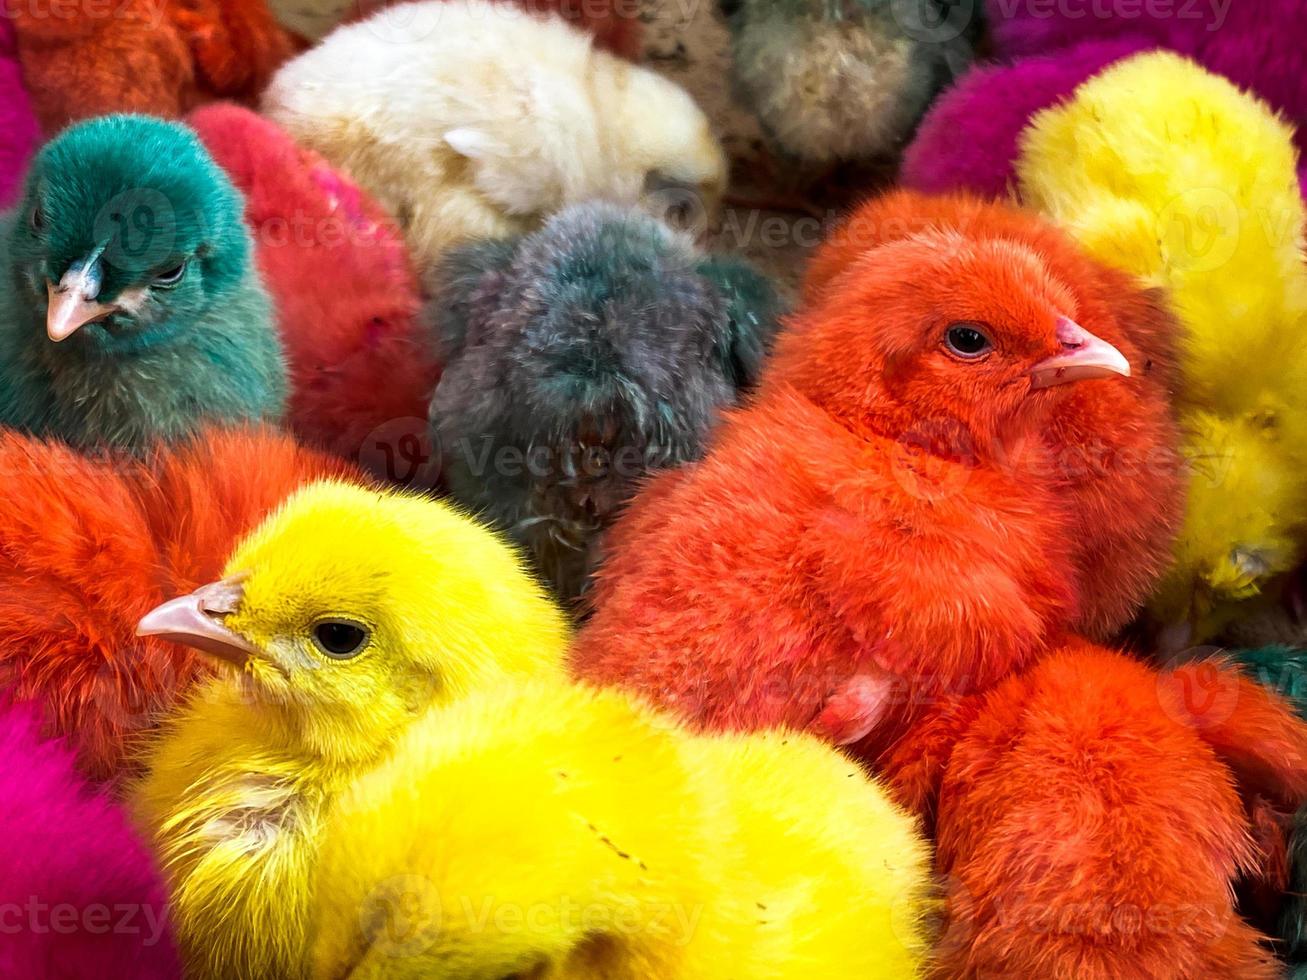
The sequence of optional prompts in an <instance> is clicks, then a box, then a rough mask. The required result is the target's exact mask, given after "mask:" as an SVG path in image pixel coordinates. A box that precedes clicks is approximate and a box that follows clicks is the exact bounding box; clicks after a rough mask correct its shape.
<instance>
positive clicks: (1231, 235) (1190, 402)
mask: <svg viewBox="0 0 1307 980" xmlns="http://www.w3.org/2000/svg"><path fill="white" fill-rule="evenodd" d="M1141 93H1145V94H1143V95H1141ZM1125 105H1129V106H1130V112H1129V120H1128V121H1127V120H1126V119H1124V118H1122V117H1121V116H1120V115H1119V111H1120V109H1121V107H1122V106H1125ZM1296 165H1297V159H1296V156H1295V153H1294V149H1293V144H1292V133H1291V132H1290V130H1289V127H1288V126H1287V125H1286V124H1284V123H1283V122H1281V121H1280V120H1278V119H1277V118H1276V117H1275V116H1274V115H1273V114H1272V113H1271V112H1270V110H1269V109H1267V107H1266V106H1265V105H1264V104H1263V103H1261V102H1258V101H1257V100H1255V99H1253V98H1251V97H1250V96H1247V95H1244V94H1243V93H1241V92H1239V90H1238V89H1236V88H1235V87H1234V86H1233V85H1231V84H1230V83H1229V82H1226V81H1225V80H1223V79H1220V78H1218V77H1216V76H1215V75H1212V74H1209V73H1207V72H1205V71H1203V70H1202V69H1201V68H1199V67H1198V66H1197V65H1195V64H1194V63H1193V62H1190V61H1187V60H1185V59H1183V58H1180V57H1178V56H1176V55H1172V54H1166V53H1155V54H1147V55H1140V56H1138V57H1136V58H1132V59H1130V60H1128V61H1125V62H1123V63H1121V64H1119V65H1118V66H1116V67H1114V68H1112V69H1110V70H1108V71H1106V72H1104V73H1103V74H1102V75H1099V76H1098V77H1097V78H1095V79H1094V80H1093V81H1091V82H1089V83H1088V84H1086V85H1084V86H1082V87H1081V88H1080V89H1079V90H1077V92H1076V96H1075V98H1074V99H1073V100H1071V101H1070V102H1068V103H1066V104H1065V105H1063V106H1060V107H1058V108H1056V109H1050V110H1048V111H1047V112H1045V113H1042V114H1040V115H1039V116H1037V117H1036V119H1035V121H1034V122H1033V123H1032V125H1031V127H1030V129H1029V130H1028V132H1027V135H1026V137H1025V140H1024V152H1023V157H1022V159H1021V162H1020V164H1019V167H1018V171H1019V176H1020V182H1021V184H1020V187H1021V194H1022V196H1023V198H1024V199H1025V200H1027V201H1028V202H1030V203H1031V204H1032V205H1034V206H1035V207H1037V208H1039V209H1041V210H1043V211H1044V212H1045V213H1046V214H1048V215H1049V216H1050V217H1051V218H1053V219H1054V220H1057V221H1059V222H1060V223H1062V224H1063V225H1064V226H1065V227H1066V228H1067V229H1068V230H1069V231H1070V232H1071V234H1072V235H1073V236H1074V237H1076V238H1078V239H1079V240H1080V241H1081V242H1082V243H1083V244H1084V245H1085V247H1086V248H1087V249H1088V250H1089V251H1090V252H1091V253H1093V254H1095V255H1097V256H1098V257H1100V258H1102V259H1103V260H1104V261H1106V262H1109V263H1111V264H1113V265H1116V266H1118V267H1119V268H1122V269H1123V270H1124V271H1126V272H1129V273H1132V274H1134V275H1135V276H1137V277H1138V278H1139V279H1140V280H1141V281H1142V282H1144V283H1145V284H1147V285H1150V286H1159V287H1163V288H1165V289H1166V291H1167V293H1168V295H1169V297H1170V301H1171V302H1172V304H1173V305H1174V308H1175V310H1176V313H1177V315H1178V316H1179V318H1180V321H1181V325H1182V327H1181V332H1180V338H1179V348H1178V349H1179V361H1178V368H1179V371H1178V377H1177V384H1176V387H1177V391H1176V406H1177V412H1178V415H1179V419H1180V423H1181V427H1182V429H1183V431H1184V445H1183V452H1184V455H1185V457H1186V460H1187V461H1188V463H1189V466H1190V469H1191V476H1190V479H1189V489H1188V506H1187V511H1186V515H1185V521H1184V525H1183V528H1182V530H1181V534H1180V538H1179V541H1178V543H1177V545H1176V551H1175V557H1174V562H1173V564H1172V567H1171V569H1170V571H1169V572H1168V574H1167V576H1166V578H1165V579H1164V581H1163V582H1162V584H1161V586H1160V588H1159V590H1158V592H1157V595H1156V596H1155V598H1154V600H1153V602H1152V604H1151V609H1152V613H1153V616H1154V618H1155V619H1156V620H1157V621H1158V623H1159V625H1160V626H1161V627H1162V628H1163V630H1164V634H1163V637H1164V643H1165V645H1167V646H1177V647H1183V646H1185V645H1187V644H1188V643H1190V642H1200V641H1202V640H1203V639H1205V638H1207V637H1209V636H1212V635H1214V634H1215V633H1216V632H1217V631H1218V630H1219V629H1220V628H1221V626H1222V625H1223V624H1224V623H1225V622H1226V621H1228V620H1229V619H1230V618H1231V617H1232V616H1234V615H1237V613H1238V610H1239V603H1241V602H1243V601H1245V600H1248V599H1250V598H1253V597H1255V596H1257V595H1258V594H1259V593H1261V592H1262V591H1263V590H1264V589H1266V588H1267V587H1268V586H1269V585H1270V584H1271V583H1272V582H1273V581H1274V580H1275V578H1276V577H1277V576H1279V575H1281V574H1283V573H1286V572H1288V571H1290V570H1291V569H1293V568H1295V567H1296V566H1297V565H1298V564H1299V562H1300V561H1301V560H1302V558H1303V556H1304V547H1303V546H1304V540H1305V539H1304V524H1303V521H1304V515H1305V514H1307V458H1305V457H1304V452H1307V401H1305V399H1307V332H1305V331H1304V324H1305V323H1307V269H1304V267H1303V263H1302V254H1301V253H1302V234H1303V227H1304V220H1305V219H1307V212H1305V211H1304V206H1303V202H1302V199H1301V197H1300V195H1299V188H1298V180H1297V175H1296Z"/></svg>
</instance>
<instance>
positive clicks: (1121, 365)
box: [1030, 316, 1130, 388]
mask: <svg viewBox="0 0 1307 980" xmlns="http://www.w3.org/2000/svg"><path fill="white" fill-rule="evenodd" d="M1057 341H1058V343H1059V344H1061V345H1062V353H1061V354H1056V355H1054V356H1053V357H1050V358H1048V359H1047V360H1044V361H1040V362H1039V363H1038V364H1036V365H1035V366H1034V367H1033V368H1031V369H1030V387H1031V388H1051V387H1052V386H1053V385H1061V384H1067V383H1069V382H1071V381H1085V380H1088V379H1090V378H1110V377H1112V376H1113V375H1117V376H1120V377H1123V378H1128V377H1130V362H1129V361H1127V360H1126V359H1125V355H1124V354H1122V353H1121V352H1120V351H1119V350H1117V349H1116V348H1115V347H1113V346H1112V345H1111V344H1109V343H1108V342H1107V341H1106V340H1102V339H1100V338H1098V337H1095V336H1094V335H1093V334H1092V333H1090V332H1089V331H1088V330H1086V329H1085V328H1084V327H1082V326H1080V324H1078V323H1076V322H1075V321H1074V320H1069V319H1067V318H1066V317H1064V316H1063V317H1058V320H1057Z"/></svg>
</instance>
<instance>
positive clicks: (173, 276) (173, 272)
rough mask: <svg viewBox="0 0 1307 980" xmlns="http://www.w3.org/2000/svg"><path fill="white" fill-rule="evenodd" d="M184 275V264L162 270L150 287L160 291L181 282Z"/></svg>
mask: <svg viewBox="0 0 1307 980" xmlns="http://www.w3.org/2000/svg"><path fill="white" fill-rule="evenodd" d="M185 275H186V263H185V262H181V263H178V264H177V265H176V266H174V267H173V268H171V269H165V270H163V272H160V273H159V274H158V275H157V276H155V277H154V282H153V283H152V285H154V286H156V287H158V288H160V289H167V288H169V287H170V286H175V285H177V284H178V283H179V282H181V281H182V277H183V276H185Z"/></svg>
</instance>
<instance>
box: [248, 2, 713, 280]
mask: <svg viewBox="0 0 1307 980" xmlns="http://www.w3.org/2000/svg"><path fill="white" fill-rule="evenodd" d="M263 108H264V111H265V113H266V114H267V115H268V116H270V117H271V118H272V119H274V120H275V121H276V122H278V123H280V124H281V125H282V126H284V127H285V128H286V129H287V131H288V132H290V134H291V135H292V136H294V137H295V138H296V139H297V140H299V141H300V142H301V143H303V144H305V145H306V146H309V147H311V148H313V149H315V150H317V151H319V152H320V153H322V154H323V155H324V156H325V157H326V158H327V159H328V160H330V161H331V162H332V163H333V164H335V165H336V166H338V167H341V168H343V169H344V170H346V171H348V172H349V173H350V174H351V175H352V176H353V177H354V178H355V179H356V180H358V181H359V183H360V184H362V185H363V186H364V187H365V188H367V189H368V190H369V191H371V192H372V193H373V194H375V195H376V196H377V198H378V199H379V200H380V201H381V202H382V203H383V204H384V205H385V206H386V207H387V208H389V210H390V211H391V213H392V214H394V215H396V216H397V217H398V219H399V222H400V224H401V226H403V228H404V229H405V231H406V233H407V235H408V238H409V243H410V245H411V247H412V248H413V250H414V253H415V256H416V258H417V259H418V261H419V263H420V264H422V265H427V264H430V263H432V262H434V261H435V260H436V259H437V258H439V256H440V255H441V254H442V253H443V252H444V251H445V250H446V249H447V248H448V247H449V246H450V245H452V244H454V243H456V242H458V241H460V240H463V239H479V238H493V237H505V236H509V235H514V234H521V233H523V232H526V231H529V230H531V229H532V228H533V227H534V226H535V225H537V224H538V223H539V221H540V220H541V219H543V218H544V217H545V216H547V215H549V214H551V213H553V212H554V211H557V210H559V209H560V208H562V207H563V206H564V205H566V204H569V203H575V202H578V201H581V200H584V199H588V198H594V197H602V198H609V199H612V200H616V201H621V202H636V201H641V200H644V201H646V202H648V203H649V205H650V206H651V207H655V208H657V209H658V210H659V211H660V212H663V211H675V212H678V213H679V212H682V211H690V210H693V209H702V210H703V211H705V212H707V213H708V214H709V215H711V214H712V213H714V212H715V211H716V209H717V202H718V201H719V199H720V197H721V194H722V191H723V189H724V186H725V182H726V160H725V156H724V154H723V153H722V150H721V147H720V146H719V145H718V143H717V141H716V139H715V138H714V136H713V134H712V131H711V130H710V128H709V125H708V120H707V119H706V118H705V117H704V115H703V113H702V112H701V111H700V110H699V108H698V107H697V106H696V105H695V104H694V102H693V101H692V100H691V98H690V96H689V95H687V94H686V92H685V91H684V90H682V89H681V88H679V87H678V86H676V85H675V84H674V83H672V82H670V81H668V80H666V79H664V78H662V77H661V76H659V75H656V74H654V73H653V72H650V71H648V70H646V69H643V68H638V67H636V66H634V65H631V64H629V63H627V62H626V61H624V60H622V59H620V58H616V57H614V56H613V55H610V54H608V53H607V52H603V51H596V50H594V48H593V46H592V42H591V39H590V37H589V36H588V35H586V34H585V33H584V32H583V31H580V30H578V29H576V28H574V27H572V26H571V25H569V24H567V23H565V22H564V21H562V20H561V19H556V18H539V17H534V16H532V15H531V14H529V13H527V12H525V11H523V10H521V9H519V8H517V7H516V6H514V5H512V4H507V3H495V2H490V0H429V2H425V3H416V4H405V5H402V6H400V7H395V8H389V9H385V10H382V11H380V12H378V13H377V14H375V15H374V16H372V17H371V18H369V19H368V20H366V21H363V22H361V23H358V24H353V25H349V26H346V27H342V28H339V29H338V30H336V31H335V32H334V33H333V34H332V35H331V36H330V37H328V38H327V39H326V40H325V41H324V42H323V43H322V44H321V45H320V46H319V47H317V48H315V49H313V50H312V51H309V52H307V53H306V54H304V55H301V56H300V57H299V58H297V59H296V60H294V61H292V62H291V63H289V64H288V65H286V66H285V67H284V68H282V70H281V71H280V72H278V74H277V77H276V78H275V79H274V80H273V82H272V84H271V85H270V86H269V88H268V90H267V92H266V93H265V95H264V98H263ZM687 220H693V219H687Z"/></svg>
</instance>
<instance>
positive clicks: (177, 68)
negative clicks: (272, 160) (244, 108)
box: [8, 0, 302, 134]
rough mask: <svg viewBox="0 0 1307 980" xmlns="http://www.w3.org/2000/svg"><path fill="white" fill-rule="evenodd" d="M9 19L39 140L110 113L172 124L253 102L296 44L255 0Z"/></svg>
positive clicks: (141, 1) (19, 9)
mask: <svg viewBox="0 0 1307 980" xmlns="http://www.w3.org/2000/svg"><path fill="white" fill-rule="evenodd" d="M52 6H53V7H54V8H58V7H62V8H63V10H62V12H58V11H57V10H56V11H54V12H52V9H51V8H52ZM8 16H9V17H11V18H12V19H13V23H14V28H15V30H16V33H17V35H18V54H19V58H20V60H21V62H22V66H23V76H24V78H25V80H26V82H27V88H28V91H29V92H30V93H31V96H32V103H33V107H34V108H35V110H36V114H37V117H38V118H39V119H40V121H41V125H42V126H43V127H44V129H45V131H46V133H47V134H53V133H54V132H56V131H58V130H59V129H62V128H63V127H64V126H66V125H67V124H68V123H70V122H75V121H77V120H79V119H87V118H90V117H91V116H99V115H105V114H107V113H113V112H141V113H146V114H148V115H156V116H165V117H170V118H175V117H178V116H181V115H183V114H184V113H186V112H188V111H190V110H191V109H192V108H194V107H195V106H197V105H200V104H202V103H204V102H209V101H212V100H214V99H236V100H240V101H245V102H253V101H254V100H255V99H256V98H257V97H258V95H259V93H260V92H262V91H263V88H264V87H265V86H266V85H267V83H268V80H269V79H270V78H271V77H272V73H273V72H274V71H276V70H277V68H278V67H279V66H280V65H281V63H282V62H283V61H285V60H286V59H287V58H289V57H290V56H291V55H293V54H294V53H295V52H296V51H297V49H298V48H300V47H301V46H302V43H301V42H300V41H298V39H296V38H294V37H293V36H292V35H290V34H288V33H287V32H286V31H285V30H284V29H283V28H282V27H281V26H280V25H279V24H278V23H277V22H276V20H275V19H274V18H273V16H272V14H271V13H270V12H269V10H268V8H267V6H266V4H265V3H264V0H188V2H186V3H179V2H173V0H170V2H159V0H112V2H110V3H103V4H54V5H51V4H34V3H16V4H11V5H10V7H9V10H8Z"/></svg>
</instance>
